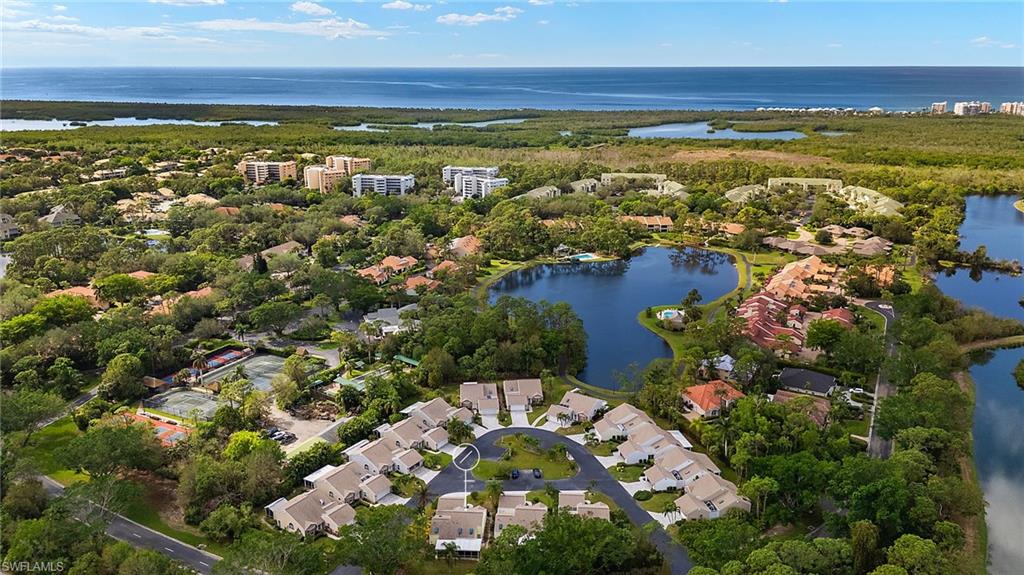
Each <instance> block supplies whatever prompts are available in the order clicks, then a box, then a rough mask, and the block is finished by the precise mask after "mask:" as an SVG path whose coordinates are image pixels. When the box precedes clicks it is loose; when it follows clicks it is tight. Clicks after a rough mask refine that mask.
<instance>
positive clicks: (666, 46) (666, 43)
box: [658, 42, 672, 48]
mask: <svg viewBox="0 0 1024 575" xmlns="http://www.w3.org/2000/svg"><path fill="white" fill-rule="evenodd" d="M658 46H661V47H662V48H671V47H672V42H662V43H661V44H658Z"/></svg>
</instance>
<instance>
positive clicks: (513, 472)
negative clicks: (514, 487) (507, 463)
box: [509, 469, 519, 479]
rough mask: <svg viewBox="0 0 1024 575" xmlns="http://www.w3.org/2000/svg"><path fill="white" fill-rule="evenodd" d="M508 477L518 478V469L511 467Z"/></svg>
mask: <svg viewBox="0 0 1024 575" xmlns="http://www.w3.org/2000/svg"><path fill="white" fill-rule="evenodd" d="M509 477H510V478H512V479H519V470H518V469H513V470H512V472H511V473H509Z"/></svg>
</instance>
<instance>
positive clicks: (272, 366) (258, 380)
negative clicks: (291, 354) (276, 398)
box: [203, 353, 284, 391]
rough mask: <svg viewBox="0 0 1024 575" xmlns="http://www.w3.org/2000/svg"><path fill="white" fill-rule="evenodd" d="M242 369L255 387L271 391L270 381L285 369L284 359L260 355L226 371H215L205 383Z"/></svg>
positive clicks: (204, 380) (238, 363)
mask: <svg viewBox="0 0 1024 575" xmlns="http://www.w3.org/2000/svg"><path fill="white" fill-rule="evenodd" d="M239 367H241V368H242V370H243V371H244V372H245V377H246V378H247V379H248V380H249V381H251V382H252V384H253V387H255V388H256V389H258V390H260V391H270V380H272V379H274V376H276V375H277V374H279V373H281V370H282V369H284V359H283V358H280V357H277V356H276V355H270V354H264V353H258V354H256V355H253V356H250V357H247V358H245V359H243V360H241V361H236V362H235V363H233V364H231V365H229V366H227V368H226V369H222V370H219V371H218V370H213V371H211V372H210V373H208V374H207V375H206V377H204V378H203V382H204V383H212V382H215V381H219V380H221V379H224V378H225V377H227V376H229V375H232V374H234V373H235V371H236V370H237V369H238V368H239Z"/></svg>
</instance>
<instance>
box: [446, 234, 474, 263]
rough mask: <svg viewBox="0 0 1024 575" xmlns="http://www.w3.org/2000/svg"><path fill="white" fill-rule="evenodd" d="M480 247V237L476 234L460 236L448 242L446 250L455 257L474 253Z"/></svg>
mask: <svg viewBox="0 0 1024 575" xmlns="http://www.w3.org/2000/svg"><path fill="white" fill-rule="evenodd" d="M482 248H483V244H482V243H481V242H480V238H478V237H476V236H462V237H459V238H455V239H454V240H452V241H450V242H449V243H448V251H449V252H451V254H452V257H454V258H456V259H462V258H464V257H466V256H472V255H476V254H478V253H480V250H481V249H482Z"/></svg>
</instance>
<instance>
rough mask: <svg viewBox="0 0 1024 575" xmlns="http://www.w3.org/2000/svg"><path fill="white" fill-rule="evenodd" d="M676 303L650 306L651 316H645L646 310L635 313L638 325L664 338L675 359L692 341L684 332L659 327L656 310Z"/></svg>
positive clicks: (672, 306) (675, 306)
mask: <svg viewBox="0 0 1024 575" xmlns="http://www.w3.org/2000/svg"><path fill="white" fill-rule="evenodd" d="M677 307H679V306H678V305H659V306H655V307H652V308H651V317H647V310H646V309H643V310H640V313H638V314H637V315H636V319H637V321H639V322H640V325H642V326H644V327H646V328H647V329H649V330H651V331H653V332H654V333H655V334H657V335H658V336H659V337H661V339H663V340H665V343H667V344H668V345H669V347H671V348H672V355H673V357H675V358H676V359H678V358H680V357H682V355H683V350H684V349H686V347H687V346H688V345H691V344H692V343H693V342H692V341H689V340H688V338H687V337H686V335H685V334H684V332H682V331H670V330H667V329H665V328H663V327H661V320H659V319H658V312H659V311H661V310H663V309H667V308H677Z"/></svg>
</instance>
